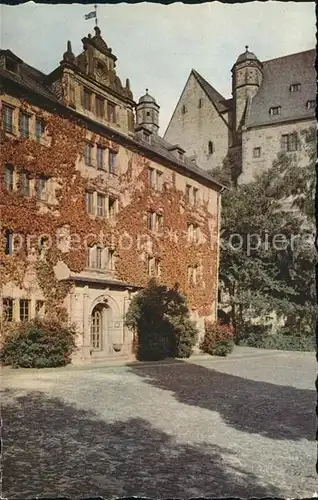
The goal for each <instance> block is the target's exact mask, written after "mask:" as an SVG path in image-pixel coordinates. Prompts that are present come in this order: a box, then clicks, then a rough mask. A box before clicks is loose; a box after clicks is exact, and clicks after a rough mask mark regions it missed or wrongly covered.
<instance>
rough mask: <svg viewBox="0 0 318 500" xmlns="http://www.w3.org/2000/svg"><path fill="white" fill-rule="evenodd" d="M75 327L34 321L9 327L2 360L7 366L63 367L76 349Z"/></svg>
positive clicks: (1, 355) (54, 322)
mask: <svg viewBox="0 0 318 500" xmlns="http://www.w3.org/2000/svg"><path fill="white" fill-rule="evenodd" d="M75 335H76V331H75V328H74V327H68V326H65V325H62V324H60V323H59V322H57V321H53V320H52V321H48V320H40V319H35V320H32V321H29V322H22V323H16V324H14V325H11V326H10V327H9V326H8V331H7V334H6V336H5V339H4V342H3V345H2V348H1V353H0V359H1V361H2V363H3V364H4V365H12V366H13V367H23V368H46V367H56V366H63V365H66V364H68V363H70V362H71V354H72V353H73V352H74V350H75V348H76V347H75Z"/></svg>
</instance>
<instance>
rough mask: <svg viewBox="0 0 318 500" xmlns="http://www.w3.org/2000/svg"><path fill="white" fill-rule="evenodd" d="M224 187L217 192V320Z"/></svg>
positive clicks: (216, 315) (216, 311) (216, 317)
mask: <svg viewBox="0 0 318 500" xmlns="http://www.w3.org/2000/svg"><path fill="white" fill-rule="evenodd" d="M225 189H226V188H225V187H222V188H221V190H220V191H219V192H218V194H217V227H216V230H217V247H216V279H215V292H216V295H215V321H217V319H218V296H219V294H218V292H219V268H220V232H221V194H222V193H223V191H224V190H225Z"/></svg>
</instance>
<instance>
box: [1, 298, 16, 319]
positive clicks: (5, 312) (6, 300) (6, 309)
mask: <svg viewBox="0 0 318 500" xmlns="http://www.w3.org/2000/svg"><path fill="white" fill-rule="evenodd" d="M6 303H8V305H6ZM8 312H9V317H7V315H8ZM2 314H3V318H4V321H7V322H8V323H12V322H13V321H14V299H13V298H12V297H3V299H2Z"/></svg>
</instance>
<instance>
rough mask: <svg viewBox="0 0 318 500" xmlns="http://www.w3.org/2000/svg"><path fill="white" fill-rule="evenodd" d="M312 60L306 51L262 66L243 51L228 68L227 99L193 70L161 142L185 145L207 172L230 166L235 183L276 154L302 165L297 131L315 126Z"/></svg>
mask: <svg viewBox="0 0 318 500" xmlns="http://www.w3.org/2000/svg"><path fill="white" fill-rule="evenodd" d="M315 58H316V52H315V50H308V51H305V52H300V53H298V54H292V55H289V56H285V57H280V58H277V59H273V60H269V61H263V62H261V61H259V60H258V58H257V57H256V56H255V54H253V53H252V52H250V51H249V50H248V47H246V51H245V52H244V53H243V54H241V55H240V56H239V57H238V59H237V61H236V62H235V64H234V66H233V67H232V97H231V98H230V99H225V98H224V97H222V96H221V95H220V94H219V93H218V92H217V91H216V90H215V89H214V88H213V87H212V86H211V85H210V84H209V83H208V82H207V81H206V80H204V79H203V78H202V77H201V76H200V75H198V73H197V72H196V71H194V70H192V72H191V74H190V77H189V79H188V81H187V84H186V86H185V88H184V90H183V92H182V94H181V97H180V100H179V102H178V104H177V106H176V108H175V111H174V113H173V115H172V118H171V121H170V123H169V125H168V128H167V130H166V132H165V138H166V139H167V140H169V141H171V142H174V141H175V140H176V139H177V138H178V141H179V143H180V145H181V146H183V147H184V148H186V149H188V150H189V147H190V148H191V150H192V151H195V152H196V154H197V155H198V157H200V164H201V165H202V167H203V168H204V169H206V170H207V171H210V170H212V169H215V168H221V167H222V166H223V165H224V161H225V160H227V161H230V162H232V163H235V172H236V175H237V176H238V179H237V180H238V182H239V183H246V182H249V181H251V180H252V179H253V178H254V176H255V174H256V173H258V172H261V171H263V170H264V169H268V168H269V167H270V166H271V165H272V163H273V161H274V159H275V158H276V157H277V154H278V153H279V152H281V151H283V152H285V153H287V154H289V153H293V154H296V155H297V161H299V162H300V163H302V162H305V161H306V154H305V152H304V144H303V140H302V131H304V130H306V129H308V128H310V127H312V126H315V105H316V75H315ZM201 92H202V93H203V92H204V94H205V99H204V100H203V101H199V100H200V98H201V97H202V96H201ZM198 103H200V105H201V107H199V104H198ZM212 109H214V110H215V112H212ZM185 110H186V112H185V114H184V111H185ZM187 113H188V114H187ZM225 123H226V127H225ZM210 141H211V142H212V143H213V144H214V145H215V147H214V148H213V150H212V151H213V152H212V154H209V155H208V154H207V151H208V152H211V149H210V150H209V142H210Z"/></svg>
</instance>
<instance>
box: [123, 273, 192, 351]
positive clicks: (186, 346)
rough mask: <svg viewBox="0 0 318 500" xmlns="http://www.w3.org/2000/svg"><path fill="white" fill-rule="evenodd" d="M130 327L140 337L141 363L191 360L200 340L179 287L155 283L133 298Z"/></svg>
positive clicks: (128, 315) (129, 310)
mask: <svg viewBox="0 0 318 500" xmlns="http://www.w3.org/2000/svg"><path fill="white" fill-rule="evenodd" d="M126 325H127V326H128V327H129V328H131V329H132V330H134V331H135V332H136V333H137V335H138V351H137V358H138V359H140V360H148V361H154V360H161V359H164V358H166V357H178V358H185V357H189V356H190V355H191V353H192V348H193V346H194V345H195V344H196V341H197V337H198V332H197V329H196V326H195V324H194V323H193V322H192V321H191V320H190V314H189V310H188V307H187V303H186V299H185V297H184V296H183V295H182V294H181V293H180V292H179V289H178V285H175V287H174V288H173V289H168V288H167V287H166V286H164V285H158V284H157V283H156V281H155V280H151V281H150V282H149V284H148V287H147V288H145V289H144V290H142V291H141V292H139V293H138V294H137V295H135V296H134V298H133V299H132V301H131V303H130V306H129V309H128V312H127V315H126Z"/></svg>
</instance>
